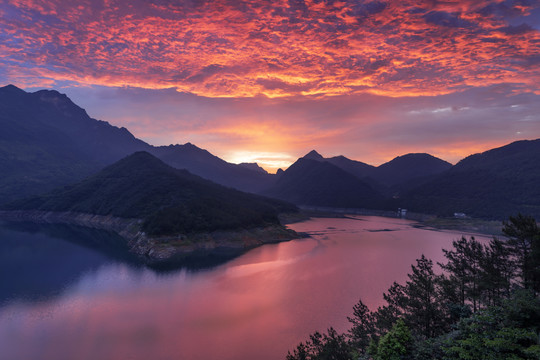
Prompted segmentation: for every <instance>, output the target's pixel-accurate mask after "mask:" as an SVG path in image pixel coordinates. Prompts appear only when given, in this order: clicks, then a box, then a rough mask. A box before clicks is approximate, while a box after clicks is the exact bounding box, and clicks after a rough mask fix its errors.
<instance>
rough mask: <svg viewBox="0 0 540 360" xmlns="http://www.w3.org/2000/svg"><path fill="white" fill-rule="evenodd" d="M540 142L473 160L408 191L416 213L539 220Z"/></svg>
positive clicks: (408, 203) (406, 201)
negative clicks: (515, 216) (517, 216)
mask: <svg viewBox="0 0 540 360" xmlns="http://www.w3.org/2000/svg"><path fill="white" fill-rule="evenodd" d="M539 164H540V139H538V140H530V141H527V140H524V141H517V142H514V143H511V144H509V145H506V146H503V147H500V148H496V149H492V150H489V151H486V152H484V153H481V154H475V155H471V156H469V157H467V158H465V159H463V160H461V161H460V162H459V163H457V164H456V165H455V166H453V167H452V168H451V169H450V170H448V171H446V172H444V173H443V174H441V175H440V176H438V177H436V178H435V179H433V180H431V181H429V182H427V183H425V184H424V185H422V186H421V187H418V188H416V189H414V190H412V191H410V192H409V193H408V194H407V195H406V196H405V197H404V203H403V206H406V207H408V208H410V209H411V210H414V211H423V212H434V213H437V214H441V215H452V214H453V213H454V212H464V213H466V214H467V215H471V216H476V217H484V218H495V219H505V218H507V217H508V216H509V215H513V214H516V213H518V212H522V213H525V214H529V215H533V216H535V217H540V185H539V184H540V166H539Z"/></svg>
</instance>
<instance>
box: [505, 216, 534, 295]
mask: <svg viewBox="0 0 540 360" xmlns="http://www.w3.org/2000/svg"><path fill="white" fill-rule="evenodd" d="M503 225H504V226H503V229H502V232H503V234H505V235H506V236H507V237H508V241H507V246H508V248H509V250H510V252H511V253H512V254H513V255H514V257H515V261H516V265H517V268H518V269H519V271H518V276H519V277H520V278H521V284H522V286H523V287H524V288H526V289H534V290H535V291H536V292H540V229H539V227H538V224H537V223H536V220H535V219H534V218H533V217H531V216H525V215H522V214H518V215H517V216H510V218H509V219H508V221H505V222H503Z"/></svg>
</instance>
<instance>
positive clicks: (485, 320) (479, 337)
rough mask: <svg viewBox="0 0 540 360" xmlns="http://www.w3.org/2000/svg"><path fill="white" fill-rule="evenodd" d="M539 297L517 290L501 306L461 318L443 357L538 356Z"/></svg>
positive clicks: (499, 358) (502, 359)
mask: <svg viewBox="0 0 540 360" xmlns="http://www.w3.org/2000/svg"><path fill="white" fill-rule="evenodd" d="M539 336H540V299H538V298H537V297H535V296H534V294H533V293H532V291H527V290H520V291H518V292H517V293H516V294H515V295H514V296H512V297H511V298H510V299H507V300H505V301H504V302H503V304H502V305H501V306H491V307H488V308H487V309H484V310H481V311H479V312H478V313H476V314H473V315H472V316H471V317H470V318H467V319H462V320H461V321H460V323H459V325H458V331H457V334H455V336H454V338H453V339H451V340H449V341H448V342H447V344H446V345H445V346H444V347H443V349H444V351H445V353H446V357H445V359H447V360H450V359H493V360H507V359H515V360H519V359H523V360H529V359H530V360H533V359H534V360H537V359H540V343H539V341H540V339H539Z"/></svg>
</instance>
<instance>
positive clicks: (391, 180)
mask: <svg viewBox="0 0 540 360" xmlns="http://www.w3.org/2000/svg"><path fill="white" fill-rule="evenodd" d="M303 158H304V159H311V160H316V161H325V162H328V163H330V164H333V165H335V166H337V167H339V168H340V169H342V170H345V171H347V172H348V173H351V174H353V175H354V176H356V177H358V178H360V179H362V180H364V181H366V182H368V183H371V184H372V185H374V183H373V182H377V183H380V184H382V185H384V186H388V187H392V186H396V185H400V184H404V183H407V182H410V181H411V180H414V179H417V178H423V177H427V176H432V175H436V174H439V173H442V172H444V171H446V170H448V169H450V168H451V167H452V164H450V163H449V162H447V161H444V160H441V159H439V158H436V157H435V156H432V155H429V154H406V155H402V156H398V157H396V158H394V159H393V160H391V161H389V162H387V163H384V164H382V165H379V166H377V167H376V166H372V165H369V164H366V163H363V162H361V161H356V160H351V159H348V158H346V157H345V156H335V157H331V158H325V157H323V156H322V155H321V154H319V153H318V152H317V151H315V150H312V151H310V152H309V153H308V154H306V155H305V156H304V157H303ZM375 187H376V185H375Z"/></svg>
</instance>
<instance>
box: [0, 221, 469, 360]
mask: <svg viewBox="0 0 540 360" xmlns="http://www.w3.org/2000/svg"><path fill="white" fill-rule="evenodd" d="M292 227H293V228H294V229H295V230H297V231H304V232H310V233H311V234H313V237H312V238H307V239H299V240H295V241H290V242H286V243H280V244H273V245H265V246H263V247H260V248H257V249H254V250H252V251H250V252H248V253H246V254H244V255H243V256H241V257H238V258H235V259H233V260H231V261H229V262H227V263H225V264H222V265H219V266H216V267H213V268H210V269H207V270H205V271H193V270H186V269H181V270H179V271H176V272H169V273H160V272H155V271H153V270H151V269H147V268H144V267H137V266H132V265H130V264H129V263H125V262H121V261H118V260H114V259H113V260H111V258H107V259H104V258H99V257H98V256H99V255H96V254H93V255H91V254H82V253H79V252H78V251H80V249H77V250H76V251H77V252H76V253H72V254H68V253H67V250H66V252H65V253H63V254H64V255H63V256H64V257H70V258H77V259H81V263H82V264H86V265H88V266H87V267H86V270H84V271H80V272H79V273H78V275H77V277H76V279H75V280H74V278H70V279H71V280H68V283H67V284H65V285H64V288H63V292H62V293H61V295H60V296H57V297H52V298H48V299H46V300H42V301H37V302H24V301H11V302H10V303H8V304H5V305H4V306H3V307H1V308H0V324H1V325H0V349H2V356H3V357H5V358H8V359H36V358H39V359H55V360H60V359H148V358H151V359H254V358H257V359H263V360H264V359H268V360H269V359H283V358H284V357H285V354H286V353H287V350H288V349H292V348H293V347H294V346H295V345H296V344H297V343H298V342H299V341H301V340H304V339H305V338H306V336H307V335H308V334H309V333H311V332H313V331H315V330H320V331H322V330H325V329H326V328H327V327H329V326H334V327H336V328H338V329H339V330H345V329H346V328H347V327H348V324H347V321H346V316H348V315H350V314H351V311H352V306H353V305H354V303H356V301H357V300H358V299H359V298H362V299H363V301H364V302H365V303H366V304H368V306H371V307H375V306H377V305H379V304H380V303H381V300H382V298H381V296H382V292H383V291H385V290H386V289H387V288H388V287H389V286H390V285H391V283H392V282H393V281H394V280H397V281H403V280H405V277H406V273H407V272H408V271H409V270H410V265H411V264H412V263H413V262H414V260H415V259H416V258H418V257H419V256H420V255H421V254H422V253H424V254H425V255H426V256H427V257H430V258H432V259H433V260H434V261H438V260H442V252H441V248H443V247H448V246H449V245H450V244H451V241H452V240H453V239H457V238H458V237H459V236H461V234H456V233H445V232H435V231H428V230H422V229H415V228H413V227H411V226H410V223H409V222H407V221H404V220H394V219H383V218H372V217H370V218H368V217H362V218H358V219H317V220H311V221H307V222H304V223H299V224H295V225H293V226H292ZM385 229H387V230H392V231H377V230H385ZM2 231H8V232H9V231H12V230H5V229H4V230H2ZM1 234H5V233H4V232H2V233H1ZM40 236H42V238H41V241H45V240H46V241H47V242H48V241H52V240H51V239H53V240H54V238H53V237H50V238H47V239H48V240H47V239H46V238H43V236H45V235H43V234H41V235H40ZM2 238H3V237H2ZM56 241H60V240H59V239H56ZM28 246H30V245H28ZM72 250H73V249H72ZM86 250H87V251H90V252H92V251H91V250H89V249H86ZM38 251H41V250H38ZM45 253H46V254H49V255H51V256H54V254H55V251H49V252H45ZM102 256H103V255H102ZM38 258H39V256H37V255H36V256H35V260H34V261H39V260H38ZM85 259H86V260H85ZM88 259H92V260H88ZM82 260H84V261H82ZM55 261H57V262H61V257H60V256H58V257H56V258H55ZM52 263H54V262H53V261H48V262H47V265H49V266H51V265H52ZM89 264H90V265H89ZM15 265H16V262H15V261H14V262H13V270H15V269H16V266H15ZM81 268H83V266H80V267H79V268H76V269H75V270H74V272H77V271H78V270H77V269H79V270H80V269H81ZM45 269H46V268H45ZM55 271H56V270H55ZM33 275H34V277H35V278H36V283H37V282H41V281H48V280H47V278H48V277H49V276H50V274H49V272H48V271H45V270H41V271H37V270H35V272H34V274H33ZM8 280H9V279H8ZM31 285H32V284H27V286H31ZM10 286H11V285H10ZM21 344H24V346H21Z"/></svg>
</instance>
